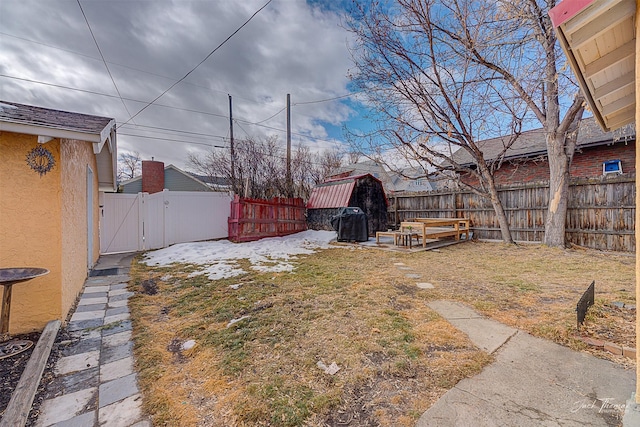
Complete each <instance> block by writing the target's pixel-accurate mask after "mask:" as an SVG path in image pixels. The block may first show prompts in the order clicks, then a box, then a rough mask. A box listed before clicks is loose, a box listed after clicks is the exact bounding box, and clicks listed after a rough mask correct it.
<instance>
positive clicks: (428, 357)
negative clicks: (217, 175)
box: [130, 242, 635, 426]
mask: <svg viewBox="0 0 640 427" xmlns="http://www.w3.org/2000/svg"><path fill="white" fill-rule="evenodd" d="M397 263H404V265H405V266H406V267H405V266H402V267H401V268H399V267H400V266H398V265H395V264H397ZM241 264H242V263H241ZM241 266H242V267H244V268H245V270H246V271H251V270H249V266H248V264H244V265H241ZM194 268H195V267H194V266H189V265H175V266H172V267H170V268H158V267H148V266H146V265H143V264H135V265H134V267H133V268H132V271H131V276H132V281H131V286H130V289H131V290H133V291H135V292H136V295H135V296H134V297H133V298H132V299H131V300H130V307H131V310H132V317H133V320H134V338H135V356H136V363H137V366H136V368H137V369H138V371H139V378H140V380H139V381H140V385H141V388H142V390H143V395H144V407H145V409H146V411H147V412H148V413H149V414H151V415H152V417H153V423H154V425H156V426H163V425H169V426H236V425H237V426H243V425H246V426H254V425H256V426H267V425H269V426H303V425H304V426H325V425H329V426H334V425H349V426H377V425H381V426H391V425H393V426H411V425H414V424H415V422H416V420H417V418H419V416H420V415H421V414H422V412H423V411H425V410H426V409H427V408H428V407H429V406H430V405H432V404H433V403H434V402H435V401H436V400H437V399H438V398H439V397H440V396H441V395H442V394H444V393H445V392H446V391H447V390H448V389H450V388H451V387H452V386H453V385H455V384H456V383H457V382H458V381H459V380H461V379H463V378H465V377H468V376H471V375H474V374H476V373H477V372H479V371H480V370H481V369H482V367H483V366H485V365H486V364H487V363H489V362H490V361H491V357H490V356H488V355H486V354H484V353H483V352H481V351H479V350H478V349H477V348H475V347H474V346H473V345H472V344H471V342H470V341H469V340H468V338H467V337H466V336H465V335H464V334H462V333H460V332H459V331H457V330H456V329H455V328H453V327H452V326H451V325H449V324H448V323H447V322H445V321H444V320H443V319H442V318H440V317H439V316H438V315H437V314H436V313H435V312H433V311H432V310H430V309H429V308H428V307H426V302H428V301H430V300H434V299H450V300H458V301H462V302H464V303H466V304H469V305H470V306H472V307H473V308H475V309H477V310H478V311H480V312H482V313H484V314H486V315H488V316H490V317H492V318H495V319H497V320H499V321H501V322H504V323H506V324H509V325H511V326H515V327H518V328H521V329H523V330H526V331H528V332H531V333H532V334H534V335H537V336H541V337H545V338H548V339H552V340H554V341H557V342H559V343H562V344H564V345H568V346H570V347H572V348H574V349H577V350H584V351H593V350H590V349H585V346H584V344H582V343H581V342H580V341H578V340H577V339H576V335H577V332H576V325H575V304H576V302H577V300H578V298H579V297H580V295H581V294H582V292H584V290H585V289H586V287H587V286H588V285H589V283H591V281H592V280H595V281H596V305H595V306H594V307H592V309H590V313H589V315H588V317H587V322H586V325H585V327H584V328H583V329H582V330H581V331H580V333H581V334H583V335H588V336H593V337H599V338H604V339H606V340H608V341H614V342H617V343H619V344H624V345H627V346H634V345H635V341H634V327H633V322H634V319H635V311H630V310H627V309H617V308H614V307H611V306H610V305H609V304H610V303H611V302H614V301H620V302H626V303H629V304H634V302H633V301H634V258H633V257H632V256H627V255H616V254H611V253H602V252H597V251H590V250H566V251H564V250H557V249H550V248H545V247H540V246H518V247H512V246H505V245H502V244H496V243H476V242H470V243H464V244H459V245H454V246H450V247H447V248H443V249H440V250H438V251H429V252H417V253H412V254H403V253H397V252H388V251H381V250H376V249H353V248H351V249H345V248H336V249H329V250H324V251H321V252H318V253H316V254H313V255H309V256H306V257H302V258H300V259H299V260H298V262H297V268H296V270H295V272H294V273H276V274H274V273H266V274H265V273H257V272H252V273H248V274H246V275H244V276H242V277H240V278H238V277H236V278H233V279H223V280H218V281H209V280H208V279H207V278H206V277H205V276H197V277H194V278H188V275H189V273H191V272H193V271H194ZM407 268H411V270H408V269H407ZM408 273H413V274H420V275H421V276H422V277H421V278H420V279H419V280H416V279H409V278H407V274H408ZM416 282H429V283H432V284H433V285H434V286H435V287H434V289H426V290H422V289H419V288H417V286H416ZM240 283H241V284H242V285H241V286H239V287H237V286H236V287H237V289H234V288H231V287H230V286H231V285H237V284H240ZM245 316H246V317H245ZM243 317H244V318H243ZM240 318H243V319H242V320H240V321H238V322H236V323H233V324H231V325H229V323H230V321H232V320H234V319H240ZM187 340H195V342H196V345H195V347H193V348H191V349H188V350H183V349H181V345H182V344H183V343H184V342H186V341H187ZM598 356H600V357H607V358H610V359H613V360H615V361H617V362H620V363H626V364H627V365H630V364H631V363H632V361H629V360H628V359H622V358H617V359H616V356H612V355H609V354H606V353H604V352H601V354H598ZM318 362H322V363H324V364H325V365H327V366H329V365H330V364H331V363H333V362H335V363H336V364H337V365H338V366H339V367H340V370H339V371H338V372H337V373H336V374H335V375H329V374H326V373H325V372H324V371H323V370H321V369H320V368H319V367H318V366H317V363H318Z"/></svg>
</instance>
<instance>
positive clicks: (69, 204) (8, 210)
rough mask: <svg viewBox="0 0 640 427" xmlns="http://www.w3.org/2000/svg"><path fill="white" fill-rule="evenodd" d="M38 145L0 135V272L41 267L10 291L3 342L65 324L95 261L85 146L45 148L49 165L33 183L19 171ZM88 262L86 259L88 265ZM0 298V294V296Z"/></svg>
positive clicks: (70, 143)
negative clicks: (55, 321) (53, 323)
mask: <svg viewBox="0 0 640 427" xmlns="http://www.w3.org/2000/svg"><path fill="white" fill-rule="evenodd" d="M36 146H38V143H37V137H36V136H30V135H23V134H16V133H11V132H0V159H2V167H1V168H0V267H25V266H27V267H29V266H30V267H44V268H47V269H49V270H50V273H49V274H48V275H46V276H43V277H40V278H37V279H34V280H31V281H29V282H23V283H19V284H16V285H14V287H13V295H12V299H11V318H10V325H9V333H10V334H19V333H23V332H31V331H35V330H41V329H42V328H44V326H45V325H46V323H47V322H48V321H49V320H53V319H59V320H65V319H66V318H67V315H68V313H69V311H70V309H71V307H72V306H73V304H74V302H75V300H76V297H77V295H78V294H79V293H80V291H81V290H82V286H83V285H84V282H85V280H86V277H87V272H88V267H89V264H90V265H93V264H94V263H95V261H96V260H97V259H98V255H99V250H100V246H99V245H100V242H99V231H98V177H97V166H96V157H95V155H94V154H93V148H92V144H91V143H88V142H84V141H75V140H64V139H63V140H59V139H54V140H52V141H49V142H47V143H46V144H44V147H45V148H47V149H48V150H49V151H51V152H52V154H53V155H54V158H55V162H56V165H55V167H54V168H53V170H51V171H50V172H48V173H47V174H45V175H43V176H40V175H39V174H38V173H36V172H34V171H33V170H31V169H30V168H29V166H28V165H27V163H26V156H27V153H28V152H29V151H30V150H31V149H32V148H34V147H36ZM88 167H89V168H90V169H91V171H93V175H92V181H91V185H92V188H93V203H92V205H93V206H92V209H91V215H92V217H93V227H92V233H93V247H92V250H91V255H89V251H88V249H87V243H88V238H87V236H88V221H87V214H88V206H87V175H88V172H87V168H88ZM89 257H90V259H89ZM0 292H2V291H0Z"/></svg>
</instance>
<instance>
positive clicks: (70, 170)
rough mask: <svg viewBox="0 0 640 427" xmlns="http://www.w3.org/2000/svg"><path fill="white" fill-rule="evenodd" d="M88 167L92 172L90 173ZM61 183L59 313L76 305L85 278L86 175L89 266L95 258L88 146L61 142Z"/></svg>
mask: <svg viewBox="0 0 640 427" xmlns="http://www.w3.org/2000/svg"><path fill="white" fill-rule="evenodd" d="M87 168H90V170H91V171H93V173H91V174H89V172H88V169H87ZM60 169H61V175H62V176H61V182H62V211H61V215H60V220H61V221H62V254H61V255H62V295H61V298H62V301H61V304H62V313H67V312H68V311H69V309H71V306H72V305H73V303H74V302H75V299H76V297H77V296H78V293H79V292H80V290H81V289H82V285H83V283H84V280H85V278H86V277H87V256H88V249H87V244H88V214H89V212H88V208H87V197H88V191H87V175H90V177H91V178H92V187H93V190H92V194H93V198H92V199H93V200H92V208H91V213H90V214H91V215H92V217H93V221H92V222H93V226H92V234H93V239H92V240H93V244H92V248H91V259H90V264H91V265H93V264H95V262H96V261H97V259H98V255H99V247H97V246H96V244H99V242H100V240H99V232H98V178H97V174H96V173H95V171H96V160H95V156H94V155H93V151H92V149H91V144H87V143H85V142H83V141H77V140H66V139H63V140H62V143H61V162H60Z"/></svg>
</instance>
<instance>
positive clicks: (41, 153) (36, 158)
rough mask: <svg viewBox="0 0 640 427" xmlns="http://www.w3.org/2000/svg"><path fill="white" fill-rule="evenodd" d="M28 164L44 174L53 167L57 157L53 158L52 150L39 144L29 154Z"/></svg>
mask: <svg viewBox="0 0 640 427" xmlns="http://www.w3.org/2000/svg"><path fill="white" fill-rule="evenodd" d="M27 165H29V167H30V168H31V169H33V170H34V171H36V172H38V173H39V174H40V176H42V175H44V174H46V173H47V172H49V171H50V170H51V169H53V167H54V166H55V165H56V159H54V158H53V154H51V151H49V150H47V149H46V148H44V147H43V146H42V145H38V146H37V147H35V148H34V149H32V150H31V151H29V153H28V154H27Z"/></svg>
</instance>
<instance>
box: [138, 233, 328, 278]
mask: <svg viewBox="0 0 640 427" xmlns="http://www.w3.org/2000/svg"><path fill="white" fill-rule="evenodd" d="M335 237H336V233H335V232H334V231H315V230H307V231H303V232H301V233H296V234H291V235H289V236H284V237H271V238H267V239H261V240H258V241H255V242H246V243H231V242H230V241H228V240H218V241H215V242H195V243H180V244H177V245H173V246H170V247H168V248H164V249H160V250H157V251H153V252H149V253H147V254H146V255H145V258H144V259H143V260H142V262H143V263H145V264H147V265H150V266H161V267H163V266H169V265H171V264H174V263H180V264H195V265H200V266H203V268H202V269H201V270H198V271H195V272H193V273H191V274H190V275H189V277H194V276H199V275H203V274H206V275H207V277H208V278H209V280H219V279H224V278H227V277H234V276H239V275H241V274H244V273H245V271H244V270H242V269H241V268H239V267H238V265H237V263H236V260H239V259H248V260H249V261H250V262H251V266H252V267H251V268H252V269H254V270H256V271H260V272H274V273H277V272H286V271H293V269H294V265H293V263H292V262H291V261H292V260H295V259H296V258H297V256H298V255H308V254H312V253H314V252H315V251H316V250H319V249H327V248H328V247H329V242H331V240H334V239H335Z"/></svg>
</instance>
